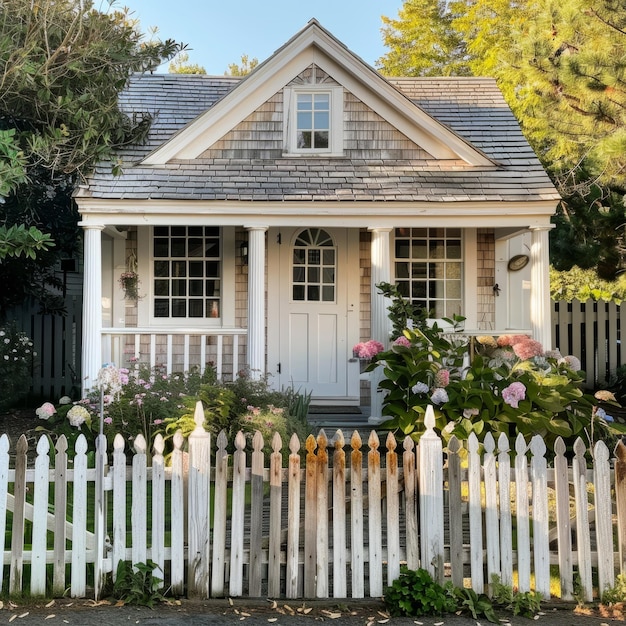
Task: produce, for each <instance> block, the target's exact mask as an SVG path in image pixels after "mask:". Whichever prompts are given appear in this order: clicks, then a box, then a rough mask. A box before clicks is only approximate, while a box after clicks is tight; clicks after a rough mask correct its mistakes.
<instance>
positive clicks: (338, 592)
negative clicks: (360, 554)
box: [332, 430, 348, 598]
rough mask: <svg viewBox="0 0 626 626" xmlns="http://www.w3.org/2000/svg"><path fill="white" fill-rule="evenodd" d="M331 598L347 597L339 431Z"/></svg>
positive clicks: (339, 438)
mask: <svg viewBox="0 0 626 626" xmlns="http://www.w3.org/2000/svg"><path fill="white" fill-rule="evenodd" d="M333 445H334V447H335V452H334V454H333V500H332V502H333V597H335V598H345V597H347V595H348V585H347V582H348V579H347V564H346V545H347V544H346V453H345V452H344V450H343V447H344V445H345V440H344V437H343V433H342V432H341V430H338V431H337V432H336V433H335V438H334V439H333Z"/></svg>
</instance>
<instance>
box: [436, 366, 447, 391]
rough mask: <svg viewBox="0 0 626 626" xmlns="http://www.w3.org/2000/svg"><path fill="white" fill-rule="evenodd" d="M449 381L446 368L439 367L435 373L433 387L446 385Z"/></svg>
mask: <svg viewBox="0 0 626 626" xmlns="http://www.w3.org/2000/svg"><path fill="white" fill-rule="evenodd" d="M449 383H450V372H449V371H448V370H444V369H440V370H439V371H438V372H437V373H436V374H435V387H447V386H448V384H449Z"/></svg>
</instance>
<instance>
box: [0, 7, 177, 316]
mask: <svg viewBox="0 0 626 626" xmlns="http://www.w3.org/2000/svg"><path fill="white" fill-rule="evenodd" d="M180 49H181V45H179V44H176V43H175V42H174V41H172V40H166V41H163V42H162V41H158V40H152V41H144V36H143V34H142V33H141V32H139V30H138V29H137V25H136V23H135V22H134V21H133V20H132V19H131V18H130V16H129V14H128V12H127V11H126V10H124V11H117V10H114V9H111V10H110V11H109V12H107V13H104V12H101V11H98V10H96V9H94V8H93V3H92V2H91V0H3V1H2V2H0V180H1V181H2V182H1V183H0V203H1V207H2V215H1V218H0V224H2V225H4V226H5V227H6V228H7V229H8V230H10V227H11V226H13V225H24V226H25V227H27V228H28V229H29V231H30V227H31V226H33V227H36V228H37V229H40V231H42V232H43V233H47V234H49V235H51V236H52V237H53V238H54V240H55V243H56V246H55V247H54V249H53V250H49V251H48V252H47V253H44V254H41V255H39V257H38V260H37V261H33V260H32V259H28V260H27V262H24V260H23V259H21V260H20V261H19V262H17V263H16V262H15V261H14V260H13V259H12V257H11V256H7V257H6V258H5V259H4V260H2V262H0V281H2V284H3V286H4V287H5V288H4V289H3V290H0V315H1V314H3V313H4V312H5V311H6V308H7V307H8V306H10V305H11V304H14V303H15V302H16V301H19V300H20V299H22V298H23V297H25V296H27V295H42V294H44V293H45V288H44V286H45V283H47V282H48V281H50V280H51V271H50V269H51V268H52V267H53V266H54V263H55V261H56V259H57V258H58V256H59V255H68V254H73V253H74V252H75V247H76V242H77V241H78V239H79V238H78V236H77V235H78V233H77V226H76V224H77V218H78V216H77V213H76V210H75V207H74V206H73V205H72V202H71V191H72V189H73V187H74V185H75V184H76V182H77V181H79V180H80V179H81V177H82V176H83V175H84V174H85V173H87V172H88V171H89V169H90V168H91V167H92V166H93V165H94V163H95V162H97V161H99V160H102V159H106V158H107V157H109V156H111V154H112V151H113V150H114V148H115V147H117V146H119V145H122V144H124V143H126V142H129V141H137V140H139V139H140V137H141V136H142V135H143V134H144V133H145V132H146V131H147V128H148V126H149V124H150V116H149V115H148V114H146V115H143V116H139V117H135V118H129V117H128V116H126V115H124V114H123V113H122V112H121V111H120V110H119V108H118V106H117V100H118V95H119V92H120V91H121V90H122V89H123V88H124V87H125V86H126V84H127V81H128V79H129V78H130V76H131V74H133V73H134V72H143V71H148V70H152V69H155V68H156V67H157V66H158V65H159V64H160V63H162V61H163V60H166V59H168V58H171V57H172V56H173V55H174V54H175V53H176V52H178V51H179V50H180ZM14 232H15V231H14Z"/></svg>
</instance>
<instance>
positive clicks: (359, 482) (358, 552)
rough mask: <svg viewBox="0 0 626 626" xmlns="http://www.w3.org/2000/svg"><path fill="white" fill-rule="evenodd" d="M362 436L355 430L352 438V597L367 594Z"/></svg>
mask: <svg viewBox="0 0 626 626" xmlns="http://www.w3.org/2000/svg"><path fill="white" fill-rule="evenodd" d="M362 445H363V442H362V441H361V436H360V435H359V432H358V431H357V430H355V431H354V432H353V433H352V438H351V439H350V446H351V447H352V452H351V453H350V469H351V472H350V496H351V498H350V530H351V533H350V556H351V568H350V569H351V570H352V597H353V598H363V597H364V596H365V584H364V575H365V567H364V562H363V561H364V559H363V552H364V549H365V546H364V545H363V453H362V452H361V446H362Z"/></svg>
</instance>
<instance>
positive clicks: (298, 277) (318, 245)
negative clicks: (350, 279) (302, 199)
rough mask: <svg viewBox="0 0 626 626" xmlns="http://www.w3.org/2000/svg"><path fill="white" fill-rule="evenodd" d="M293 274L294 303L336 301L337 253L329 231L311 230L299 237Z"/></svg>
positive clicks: (295, 243)
mask: <svg viewBox="0 0 626 626" xmlns="http://www.w3.org/2000/svg"><path fill="white" fill-rule="evenodd" d="M291 272H292V274H291V275H292V281H291V289H292V292H291V295H292V298H293V300H294V301H305V302H334V301H335V280H336V276H337V250H336V248H335V244H334V242H333V239H332V237H331V236H330V235H329V234H328V233H327V232H326V231H325V230H321V229H319V228H307V229H306V230H303V231H302V232H301V233H300V234H299V235H298V238H297V239H296V241H295V242H294V246H293V251H292V266H291Z"/></svg>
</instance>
